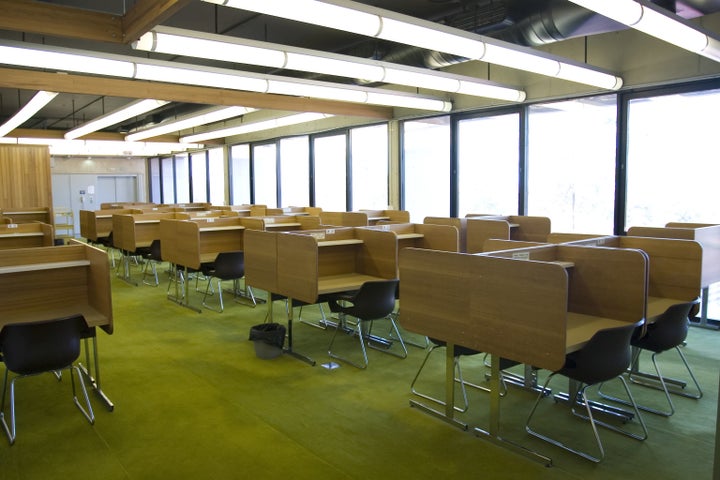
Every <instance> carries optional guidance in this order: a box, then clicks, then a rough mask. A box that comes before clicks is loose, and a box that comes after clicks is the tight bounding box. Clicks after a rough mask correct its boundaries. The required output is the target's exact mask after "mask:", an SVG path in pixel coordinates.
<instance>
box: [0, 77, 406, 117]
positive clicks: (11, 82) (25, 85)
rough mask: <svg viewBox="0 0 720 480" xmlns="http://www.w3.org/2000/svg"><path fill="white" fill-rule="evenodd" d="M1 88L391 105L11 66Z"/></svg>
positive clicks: (330, 109)
mask: <svg viewBox="0 0 720 480" xmlns="http://www.w3.org/2000/svg"><path fill="white" fill-rule="evenodd" d="M0 87H5V88H19V89H25V90H48V91H51V92H62V93H76V94H87V95H106V96H111V97H125V98H155V99H157V100H168V101H171V102H184V103H197V104H201V105H224V106H243V107H249V108H257V109H269V110H286V111H294V112H318V113H326V114H331V115H348V116H356V117H367V118H379V119H384V120H389V119H391V118H392V115H393V109H392V108H390V107H381V106H375V105H366V104H360V103H346V102H338V101H334V100H319V99H313V98H306V97H292V96H287V95H276V94H268V93H255V92H242V91H238V90H226V89H221V88H211V87H196V86H192V85H177V84H173V83H162V82H150V81H145V80H125V79H117V78H105V77H94V76H90V75H75V74H66V73H50V72H38V71H32V70H22V69H13V68H0Z"/></svg>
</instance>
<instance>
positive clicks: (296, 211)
mask: <svg viewBox="0 0 720 480" xmlns="http://www.w3.org/2000/svg"><path fill="white" fill-rule="evenodd" d="M320 212H322V208H320V207H282V208H267V207H266V209H265V212H264V213H263V216H276V215H312V216H314V217H317V216H319V215H320Z"/></svg>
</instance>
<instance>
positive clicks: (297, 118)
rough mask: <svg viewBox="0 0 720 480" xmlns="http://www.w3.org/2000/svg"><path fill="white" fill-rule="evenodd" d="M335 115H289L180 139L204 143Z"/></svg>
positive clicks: (310, 113)
mask: <svg viewBox="0 0 720 480" xmlns="http://www.w3.org/2000/svg"><path fill="white" fill-rule="evenodd" d="M332 116H333V115H326V114H322V113H315V112H307V113H299V114H297V115H288V116H286V117H280V118H273V119H271V120H264V121H261V122H254V123H247V124H244V125H238V126H235V127H228V128H223V129H220V130H210V131H207V132H202V133H198V134H194V135H188V136H186V137H180V141H181V142H187V143H195V142H203V141H205V140H211V139H215V138H223V137H231V136H234V135H242V134H245V133H252V132H260V131H262V130H270V129H272V128H278V127H287V126H290V125H298V124H301V123H307V122H313V121H315V120H322V119H323V118H330V117H332Z"/></svg>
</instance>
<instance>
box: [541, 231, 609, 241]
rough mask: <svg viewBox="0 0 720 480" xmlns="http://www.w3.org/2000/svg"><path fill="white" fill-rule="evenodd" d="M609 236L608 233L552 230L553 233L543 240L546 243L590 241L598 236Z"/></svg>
mask: <svg viewBox="0 0 720 480" xmlns="http://www.w3.org/2000/svg"><path fill="white" fill-rule="evenodd" d="M609 236H610V235H601V234H593V233H563V232H553V233H550V234H549V235H548V236H547V238H546V239H545V240H544V241H545V242H547V243H575V242H584V241H592V240H593V239H599V238H604V237H609Z"/></svg>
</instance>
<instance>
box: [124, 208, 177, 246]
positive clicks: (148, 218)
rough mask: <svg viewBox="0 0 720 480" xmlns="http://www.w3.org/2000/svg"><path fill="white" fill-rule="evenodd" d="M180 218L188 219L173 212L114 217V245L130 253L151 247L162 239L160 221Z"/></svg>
mask: <svg viewBox="0 0 720 480" xmlns="http://www.w3.org/2000/svg"><path fill="white" fill-rule="evenodd" d="M178 216H181V217H184V218H187V215H185V214H175V213H171V212H167V213H139V214H118V215H113V216H112V231H113V245H114V246H115V247H116V248H119V249H121V250H123V251H124V252H128V253H134V252H136V251H137V250H138V249H139V248H146V247H149V246H150V245H151V244H152V242H153V240H159V239H160V220H161V219H174V218H177V217H178Z"/></svg>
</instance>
